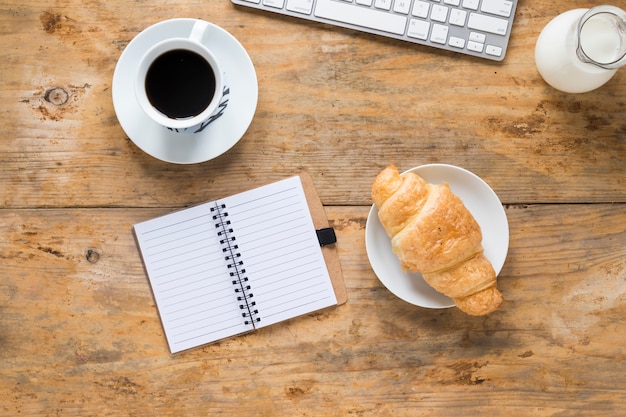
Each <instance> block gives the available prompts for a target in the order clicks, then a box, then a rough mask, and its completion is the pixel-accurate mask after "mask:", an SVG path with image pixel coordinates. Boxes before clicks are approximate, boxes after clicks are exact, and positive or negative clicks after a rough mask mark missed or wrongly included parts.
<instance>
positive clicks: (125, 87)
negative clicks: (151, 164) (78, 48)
mask: <svg viewBox="0 0 626 417" xmlns="http://www.w3.org/2000/svg"><path fill="white" fill-rule="evenodd" d="M195 21H196V19H171V20H165V21H162V22H159V23H157V24H154V25H152V26H150V27H148V28H147V29H145V30H143V31H142V32H141V33H139V34H138V35H137V36H136V37H135V38H133V40H132V41H131V42H130V43H129V44H128V46H127V47H126V49H124V52H122V54H121V56H120V58H119V60H118V62H117V65H116V67H115V73H114V74H113V106H114V108H115V113H116V114H117V118H118V120H119V122H120V125H121V126H122V129H124V132H126V134H127V135H128V137H129V138H130V139H131V140H132V141H133V142H134V143H135V145H137V146H138V147H139V148H140V149H142V150H143V151H144V152H146V153H147V154H149V155H152V156H153V157H155V158H157V159H160V160H162V161H165V162H172V163H177V164H194V163H199V162H205V161H208V160H210V159H213V158H216V157H217V156H219V155H221V154H223V153H224V152H226V151H227V150H229V149H230V148H231V147H233V146H234V145H235V144H236V143H237V142H238V141H239V140H240V139H241V138H242V136H243V135H244V133H245V132H246V130H248V127H249V126H250V123H251V122H252V118H253V117H254V112H255V111H256V105H257V99H258V93H259V87H258V84H257V77H256V72H255V70H254V65H253V64H252V61H251V60H250V57H249V56H248V53H247V52H246V50H245V49H244V48H243V46H242V45H241V44H240V43H239V42H238V41H237V39H235V38H234V37H233V36H232V35H231V34H230V33H228V32H226V31H225V30H224V29H222V28H220V27H218V26H215V25H213V24H209V28H208V29H207V34H206V35H205V36H206V39H207V40H206V43H205V45H206V46H207V47H208V48H209V49H210V50H211V51H212V52H213V53H214V54H215V56H216V57H217V59H218V60H219V61H220V64H221V65H222V67H223V69H224V72H225V73H226V75H227V76H228V79H229V81H230V83H229V85H230V101H229V103H228V107H227V108H226V111H225V112H224V114H223V115H222V116H221V117H220V118H219V119H217V120H216V121H214V122H213V123H211V124H210V125H209V126H208V127H207V128H205V129H204V130H203V131H202V132H199V133H175V132H172V131H169V130H167V129H166V128H164V127H162V126H160V125H158V124H157V123H155V122H154V121H153V120H152V119H150V118H148V116H146V114H145V113H144V112H143V111H142V110H141V108H140V107H139V104H138V102H137V99H136V98H135V94H134V87H133V79H134V74H135V68H136V66H137V64H138V62H139V59H140V58H141V55H142V54H143V53H144V52H145V51H147V50H148V49H149V48H150V47H151V46H152V45H154V44H156V43H158V42H160V41H162V40H164V39H168V38H174V37H186V36H188V35H189V33H190V32H191V28H192V27H193V24H194V22H195Z"/></svg>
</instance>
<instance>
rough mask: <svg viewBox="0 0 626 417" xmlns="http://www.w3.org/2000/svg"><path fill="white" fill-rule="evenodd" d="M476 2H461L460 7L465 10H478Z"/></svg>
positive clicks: (475, 0) (476, 0) (473, 0)
mask: <svg viewBox="0 0 626 417" xmlns="http://www.w3.org/2000/svg"><path fill="white" fill-rule="evenodd" d="M478 2H479V1H478V0H463V3H462V6H463V7H464V8H465V9H471V10H478Z"/></svg>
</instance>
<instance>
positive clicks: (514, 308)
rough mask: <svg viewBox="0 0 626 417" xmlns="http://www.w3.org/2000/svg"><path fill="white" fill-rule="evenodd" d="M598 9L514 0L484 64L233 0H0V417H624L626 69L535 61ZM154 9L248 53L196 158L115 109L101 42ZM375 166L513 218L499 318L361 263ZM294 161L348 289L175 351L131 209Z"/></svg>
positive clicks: (255, 179) (106, 44) (110, 41)
mask: <svg viewBox="0 0 626 417" xmlns="http://www.w3.org/2000/svg"><path fill="white" fill-rule="evenodd" d="M617 3H619V2H617ZM592 5H595V3H593V2H588V1H581V2H578V3H576V6H574V5H573V4H571V3H570V2H568V1H565V0H556V1H553V2H541V1H528V0H520V4H519V6H518V10H517V17H516V21H515V24H514V27H513V34H512V37H511V42H510V48H509V51H508V55H507V57H506V59H505V60H504V62H503V63H492V62H486V61H484V60H480V59H475V58H470V57H464V56H459V55H457V54H453V53H448V52H443V51H438V50H435V49H431V48H426V47H420V46H415V45H410V44H406V43H403V42H398V41H393V40H387V39H382V38H379V37H375V36H370V35H366V34H361V33H356V32H354V31H350V30H344V29H338V28H331V27H328V26H325V25H321V24H313V23H307V22H301V21H296V20H294V19H290V18H284V17H278V16H270V15H268V14H264V13H259V12H254V11H249V10H242V9H240V8H237V7H235V6H233V5H232V4H231V3H230V2H229V1H228V0H220V1H217V0H202V1H200V0H185V1H180V0H172V1H169V2H156V3H155V2H147V1H141V0H131V1H120V0H111V1H107V2H94V1H87V2H84V1H77V0H58V1H53V2H34V1H26V2H19V1H15V0H8V1H5V2H4V3H3V5H2V6H0V13H1V14H0V42H1V46H2V56H3V59H2V60H0V83H1V86H2V89H1V91H0V116H1V117H0V120H1V121H0V123H1V126H2V134H1V136H0V139H1V142H0V261H1V266H0V271H1V273H0V279H1V280H0V398H1V400H0V414H2V415H4V416H53V415H55V416H183V415H189V416H200V415H207V416H208V415H211V416H222V415H223V416H234V415H238V416H239V415H241V416H257V415H258V416H274V415H277V416H280V415H283V416H335V415H347V416H400V415H407V416H447V415H450V416H461V415H485V416H497V415H498V416H499V415H506V416H528V415H532V416H556V415H558V416H580V415H589V416H596V417H597V416H616V415H623V407H624V405H625V404H626V377H625V376H624V367H623V361H624V359H625V358H626V336H625V333H626V323H625V319H624V317H625V315H626V116H625V114H626V70H621V71H618V73H617V74H616V76H615V77H614V78H613V79H612V80H611V81H610V82H609V83H608V84H606V85H605V86H604V87H602V88H600V89H598V90H596V91H594V92H591V93H587V94H582V95H570V94H564V93H560V92H557V91H555V90H553V89H552V88H550V87H548V86H547V85H546V84H545V83H544V82H543V81H542V79H541V78H540V77H539V75H538V73H537V71H536V69H535V66H534V58H533V57H534V55H533V51H534V44H535V40H536V38H537V36H538V34H539V32H540V30H541V28H542V27H543V26H544V25H545V24H546V23H547V22H548V21H549V20H550V19H551V18H552V17H554V16H556V15H557V14H559V13H561V12H563V11H565V10H568V9H570V8H573V7H590V6H592ZM621 6H624V4H621ZM173 17H197V18H202V19H205V20H208V21H211V22H213V23H215V24H217V25H219V26H221V27H223V28H224V29H226V30H227V31H229V32H230V33H231V34H233V35H234V36H235V37H236V38H237V39H238V40H239V41H240V42H241V43H242V44H243V45H244V47H245V48H246V50H247V51H248V53H249V55H250V57H251V59H252V61H253V63H254V65H255V68H256V71H257V76H258V84H259V101H258V107H257V111H256V114H255V117H254V119H253V121H252V124H251V125H250V127H249V129H248V131H247V133H246V134H245V136H244V137H243V138H242V140H241V141H240V142H239V143H238V144H237V145H236V146H235V147H233V148H232V149H231V150H230V151H228V152H227V153H225V154H224V155H222V156H220V157H218V158H216V159H214V160H211V161H209V162H205V163H200V164H192V165H176V164H169V163H165V162H161V161H159V160H157V159H155V158H153V157H151V156H149V155H147V154H145V153H144V152H142V151H141V150H140V149H138V148H137V146H135V144H134V143H133V142H132V141H131V140H130V139H129V138H128V137H127V136H126V135H125V134H124V131H123V130H122V128H121V126H120V124H119V123H118V120H117V118H116V114H115V112H114V109H113V104H112V99H111V84H112V76H113V71H114V68H115V65H116V62H117V60H118V58H119V56H120V54H121V53H122V51H123V50H124V48H125V47H126V45H127V44H128V43H129V41H130V40H131V39H132V38H133V37H134V36H136V35H137V34H138V33H139V32H140V31H141V30H143V29H144V28H146V27H148V26H149V25H151V24H153V23H156V22H158V21H160V20H164V19H168V18H173ZM390 163H395V164H397V165H398V167H400V168H401V169H408V168H411V167H414V166H418V165H422V164H426V163H447V164H453V165H458V166H461V167H464V168H466V169H469V170H470V171H472V172H474V173H476V174H477V175H479V176H481V177H482V178H483V179H484V180H485V181H486V182H487V183H489V184H490V185H491V187H492V188H493V189H494V190H495V191H496V193H497V194H498V196H499V197H500V199H501V200H502V202H503V204H504V207H505V209H506V214H507V216H508V221H509V226H510V246H509V252H508V257H507V260H506V263H505V265H504V268H503V270H502V272H501V274H500V277H499V287H500V289H501V290H502V292H503V294H504V296H505V298H506V301H505V304H504V306H503V308H502V309H501V310H500V311H498V312H496V313H494V314H492V315H489V316H487V317H482V318H475V317H470V316H467V315H465V314H463V313H461V312H460V311H458V310H457V309H455V308H451V309H439V310H434V309H424V308H420V307H416V306H413V305H410V304H408V303H406V302H404V301H402V300H400V299H399V298H397V297H396V296H394V295H393V294H392V293H390V292H389V291H388V290H387V289H386V288H385V287H384V286H383V285H382V284H381V282H380V281H379V280H378V278H377V277H376V275H375V274H374V272H373V271H372V269H371V266H370V264H369V261H368V258H367V255H366V251H365V238H364V236H365V233H364V231H365V222H366V219H367V215H368V211H369V208H370V205H371V199H370V185H371V183H372V180H373V179H374V177H375V175H376V174H377V173H378V171H379V170H380V169H381V168H383V167H384V166H386V165H387V164H390ZM302 169H306V170H307V171H308V172H309V173H310V174H311V176H312V178H313V181H314V183H315V186H316V187H317V190H318V192H319V194H320V196H321V199H322V201H323V203H324V205H325V208H326V212H327V215H328V217H329V219H330V222H331V224H332V225H333V226H334V228H335V230H336V232H337V235H338V243H337V248H338V251H339V256H340V260H341V265H342V268H343V273H344V278H345V283H346V286H347V291H348V298H349V300H348V302H347V303H346V304H345V305H342V306H340V307H337V308H334V309H331V310H327V311H324V312H321V313H317V314H311V315H308V316H305V317H301V318H298V319H294V320H292V321H289V322H286V323H283V324H278V325H275V326H272V327H270V328H266V329H264V330H261V331H258V332H256V333H253V334H249V335H245V336H242V337H236V338H232V339H228V340H225V341H223V342H221V343H216V344H212V345H209V346H206V347H202V348H199V349H196V350H192V351H189V352H186V353H183V354H181V355H175V356H172V355H170V354H169V352H168V349H167V345H166V342H165V338H164V335H163V332H162V328H161V325H160V322H159V318H158V315H157V311H156V307H155V304H154V301H153V298H152V295H151V292H150V288H149V285H148V282H147V279H146V276H145V274H144V271H143V269H142V265H141V261H140V258H139V255H138V252H137V249H136V247H135V243H134V241H133V238H132V235H131V226H132V225H133V224H134V223H137V222H139V221H142V220H145V219H148V218H152V217H155V216H157V215H160V214H165V213H168V212H171V211H173V210H175V209H179V208H182V207H185V206H189V205H193V204H197V203H200V202H204V201H207V200H210V199H213V198H218V197H221V196H225V195H228V194H232V193H234V192H238V191H243V190H246V189H249V188H252V187H254V186H257V185H262V184H265V183H268V182H271V181H274V180H278V179H282V178H284V177H287V176H290V175H292V174H294V173H296V172H298V171H300V170H302Z"/></svg>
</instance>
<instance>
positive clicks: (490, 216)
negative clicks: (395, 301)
mask: <svg viewBox="0 0 626 417" xmlns="http://www.w3.org/2000/svg"><path fill="white" fill-rule="evenodd" d="M406 172H415V173H416V174H418V175H419V176H420V177H422V178H423V179H424V180H425V181H427V182H429V183H432V184H443V183H444V182H447V183H448V184H449V185H450V189H451V190H452V192H453V193H454V194H456V195H457V196H459V198H461V200H463V204H465V207H467V209H468V210H469V211H470V213H472V215H473V216H474V218H475V219H476V221H477V222H478V224H479V225H480V228H481V229H482V233H483V248H484V249H485V256H486V257H487V259H489V261H491V264H492V265H493V268H494V269H495V270H496V274H499V273H500V271H501V270H502V266H503V265H504V261H505V259H506V255H507V252H508V249H509V223H508V221H507V218H506V213H505V212H504V207H502V203H501V202H500V199H499V198H498V196H497V195H496V193H495V192H494V191H493V190H492V189H491V187H489V185H487V183H486V182H484V181H483V180H482V179H481V178H480V177H478V176H476V175H475V174H473V173H471V172H469V171H467V170H465V169H463V168H459V167H456V166H453V165H445V164H432V165H422V166H419V167H416V168H412V169H410V170H408V171H406ZM365 246H366V250H367V256H368V258H369V261H370V264H371V265H372V268H373V269H374V272H375V273H376V275H377V276H378V279H380V281H381V282H382V283H383V285H384V286H385V287H387V289H388V290H389V291H391V292H392V293H393V294H395V295H396V296H397V297H399V298H401V299H402V300H404V301H406V302H408V303H411V304H414V305H417V306H420V307H427V308H448V307H453V306H454V302H453V301H452V299H450V298H448V297H446V296H445V295H443V294H441V293H439V292H437V291H435V290H434V289H433V288H432V287H431V286H430V285H428V284H427V283H426V281H424V279H423V278H422V276H421V274H419V273H413V272H404V271H402V266H401V265H400V261H399V260H398V258H397V257H396V255H395V254H394V253H393V251H392V250H391V241H390V239H389V237H388V236H387V233H386V232H385V229H384V228H383V226H382V225H381V224H380V221H379V220H378V209H377V208H376V207H375V206H372V209H371V210H370V213H369V216H368V218H367V223H366V225H365Z"/></svg>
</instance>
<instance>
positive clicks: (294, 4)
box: [287, 0, 313, 14]
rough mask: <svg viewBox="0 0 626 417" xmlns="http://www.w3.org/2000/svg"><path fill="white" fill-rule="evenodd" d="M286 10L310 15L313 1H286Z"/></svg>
mask: <svg viewBox="0 0 626 417" xmlns="http://www.w3.org/2000/svg"><path fill="white" fill-rule="evenodd" d="M287 10H289V11H292V12H297V13H303V14H311V11H312V10H313V0H287Z"/></svg>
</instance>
